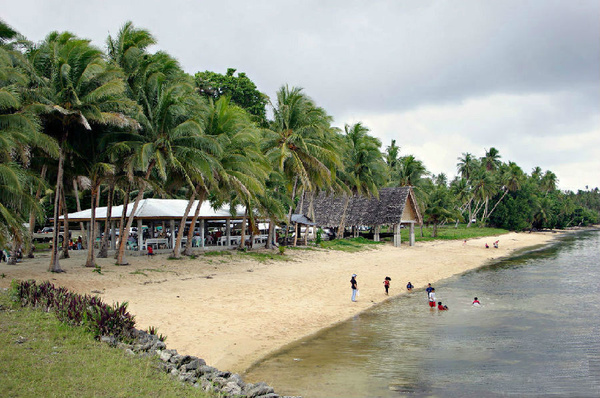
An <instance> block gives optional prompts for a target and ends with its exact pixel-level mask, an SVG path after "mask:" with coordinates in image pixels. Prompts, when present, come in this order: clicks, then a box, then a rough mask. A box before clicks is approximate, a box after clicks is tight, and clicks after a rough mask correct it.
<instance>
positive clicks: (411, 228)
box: [409, 222, 415, 246]
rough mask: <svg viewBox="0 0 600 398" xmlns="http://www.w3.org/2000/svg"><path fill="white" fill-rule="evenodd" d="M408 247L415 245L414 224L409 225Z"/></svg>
mask: <svg viewBox="0 0 600 398" xmlns="http://www.w3.org/2000/svg"><path fill="white" fill-rule="evenodd" d="M409 245H410V246H414V245H415V223H414V222H411V223H410V240H409Z"/></svg>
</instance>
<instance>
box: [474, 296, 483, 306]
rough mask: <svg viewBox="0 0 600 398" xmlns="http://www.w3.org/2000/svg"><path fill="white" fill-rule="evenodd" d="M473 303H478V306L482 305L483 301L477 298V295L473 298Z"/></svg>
mask: <svg viewBox="0 0 600 398" xmlns="http://www.w3.org/2000/svg"><path fill="white" fill-rule="evenodd" d="M473 305H476V306H479V305H481V303H480V302H479V300H477V297H475V298H474V299H473Z"/></svg>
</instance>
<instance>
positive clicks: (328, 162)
mask: <svg viewBox="0 0 600 398" xmlns="http://www.w3.org/2000/svg"><path fill="white" fill-rule="evenodd" d="M331 121H332V118H331V116H329V115H327V113H326V112H325V110H324V109H323V108H320V107H318V106H316V105H315V103H314V101H313V100H312V99H310V98H309V97H308V96H307V95H305V94H304V93H303V92H302V89H301V88H297V87H292V88H290V87H288V86H284V87H282V88H281V89H279V91H278V92H277V102H276V104H275V105H273V121H272V123H271V126H270V129H269V130H267V131H265V140H264V142H263V148H264V151H265V154H266V156H267V158H268V159H269V160H270V162H271V164H272V165H273V167H274V168H275V169H276V170H279V171H280V172H282V173H283V174H284V175H285V176H286V177H287V178H288V181H289V183H290V187H291V197H292V201H293V199H294V198H295V196H296V192H297V188H298V185H299V184H300V185H301V186H302V187H303V188H304V190H305V191H314V190H315V189H316V188H318V187H324V186H326V185H328V184H330V183H331V180H332V173H331V168H332V167H333V166H334V165H338V164H339V156H338V154H337V151H336V148H335V142H336V140H335V136H334V130H333V129H332V128H331V125H330V124H331ZM291 214H292V208H291V207H290V209H289V213H288V223H291ZM286 237H287V230H286Z"/></svg>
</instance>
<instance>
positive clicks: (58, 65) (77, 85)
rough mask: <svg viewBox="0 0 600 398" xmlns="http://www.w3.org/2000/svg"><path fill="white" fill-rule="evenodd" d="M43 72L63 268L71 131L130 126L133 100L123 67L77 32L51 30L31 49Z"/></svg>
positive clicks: (54, 266) (56, 268)
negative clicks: (62, 207)
mask: <svg viewBox="0 0 600 398" xmlns="http://www.w3.org/2000/svg"><path fill="white" fill-rule="evenodd" d="M29 59H30V61H31V63H32V65H33V66H34V68H35V70H36V72H37V73H38V75H39V78H40V83H39V87H38V88H37V93H38V94H39V98H38V102H39V103H40V104H41V105H42V106H43V113H42V119H43V122H44V123H43V126H44V131H45V132H46V133H47V134H49V135H52V136H55V137H56V138H57V140H58V142H59V148H60V150H59V158H58V169H57V180H56V189H55V193H54V195H55V201H54V232H53V239H54V242H55V244H54V245H53V246H52V247H53V249H52V259H51V262H50V267H49V270H50V271H52V272H61V271H62V270H61V268H60V264H59V261H58V255H57V253H58V245H57V244H56V243H57V242H58V235H59V228H58V222H59V220H58V216H59V203H60V197H61V195H62V190H63V167H64V159H65V154H66V151H67V148H68V140H69V138H70V135H73V134H85V133H87V132H89V131H91V130H92V126H93V125H105V124H111V125H117V126H122V127H124V126H127V125H131V124H132V120H131V119H129V118H127V117H125V116H124V113H128V112H130V111H131V109H132V107H133V103H132V102H131V101H128V100H127V99H126V98H125V97H124V95H123V94H124V90H125V85H124V82H123V80H122V78H121V74H120V72H119V71H118V70H117V69H114V68H110V67H107V65H106V63H105V62H104V56H103V53H102V52H101V51H100V50H99V49H97V48H96V47H94V46H92V45H90V42H89V40H84V39H79V38H77V37H76V36H74V35H73V34H71V33H68V32H65V33H58V32H52V33H50V34H49V35H48V36H47V37H46V39H45V40H44V41H43V42H42V43H41V44H40V45H38V46H36V47H34V48H33V49H32V50H31V51H30V53H29Z"/></svg>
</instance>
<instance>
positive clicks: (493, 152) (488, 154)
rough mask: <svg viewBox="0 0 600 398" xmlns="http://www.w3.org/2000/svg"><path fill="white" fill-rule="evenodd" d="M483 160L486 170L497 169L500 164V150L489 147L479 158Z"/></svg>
mask: <svg viewBox="0 0 600 398" xmlns="http://www.w3.org/2000/svg"><path fill="white" fill-rule="evenodd" d="M481 161H482V162H483V164H484V166H485V169H486V170H487V171H495V170H498V168H499V167H500V164H501V163H502V162H501V161H500V152H498V150H497V149H496V148H494V147H492V148H490V150H489V151H487V150H486V151H485V156H484V157H483V158H482V159H481Z"/></svg>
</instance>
